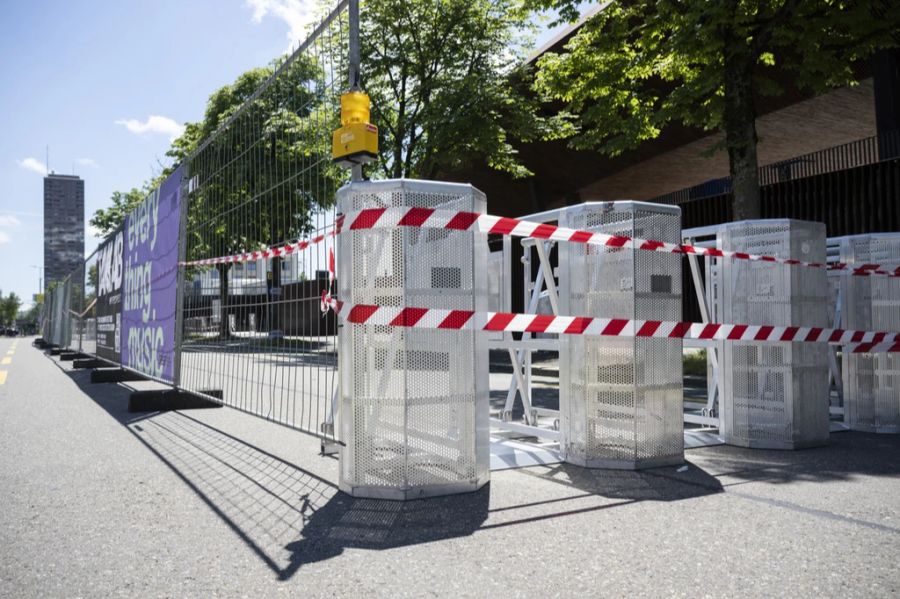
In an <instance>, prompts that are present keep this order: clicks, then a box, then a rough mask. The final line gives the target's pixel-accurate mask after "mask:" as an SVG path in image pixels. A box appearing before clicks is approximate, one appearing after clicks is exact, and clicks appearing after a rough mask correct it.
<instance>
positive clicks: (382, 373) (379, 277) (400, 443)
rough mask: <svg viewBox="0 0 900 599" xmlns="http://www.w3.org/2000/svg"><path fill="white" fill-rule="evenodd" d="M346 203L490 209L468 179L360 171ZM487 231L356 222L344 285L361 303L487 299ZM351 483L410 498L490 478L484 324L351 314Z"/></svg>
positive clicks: (363, 492) (344, 241) (347, 411)
mask: <svg viewBox="0 0 900 599" xmlns="http://www.w3.org/2000/svg"><path fill="white" fill-rule="evenodd" d="M338 197H339V205H340V209H341V211H342V212H344V213H349V212H353V211H357V210H361V209H365V208H388V207H398V206H415V207H423V208H440V209H445V210H462V211H469V212H484V209H485V197H484V194H482V193H481V192H480V191H478V190H477V189H475V188H473V187H471V186H469V185H457V184H448V183H432V182H425V181H411V180H401V181H378V182H361V183H353V184H351V185H349V186H348V187H345V188H343V189H342V190H341V191H340V192H339V193H338ZM486 259H487V240H486V236H485V235H483V234H479V233H470V232H466V231H450V230H438V229H416V228H404V227H400V228H374V229H366V230H345V231H344V232H343V233H342V234H341V235H340V236H339V252H338V268H337V279H338V285H339V297H340V299H341V300H342V301H344V302H347V303H348V304H350V305H355V304H377V305H380V306H397V307H401V306H415V307H421V308H443V309H460V310H480V311H484V310H486V309H487V278H486V269H485V265H486ZM339 348H340V361H341V419H342V429H343V433H342V435H341V438H342V439H343V440H344V442H345V444H346V445H345V446H344V447H343V448H342V450H341V466H340V470H341V472H340V486H341V488H342V489H343V490H344V491H346V492H348V493H351V494H353V495H355V496H368V497H382V498H391V499H406V498H411V497H421V496H428V495H440V494H448V493H456V492H463V491H471V490H474V489H477V488H479V487H480V486H481V485H483V484H484V483H485V482H486V481H487V479H488V468H489V454H488V452H489V448H488V389H487V376H488V372H487V367H488V365H487V352H486V345H485V339H484V338H483V337H482V336H480V335H479V334H477V333H475V332H473V331H466V330H462V331H449V330H427V329H408V328H398V327H391V326H386V325H365V324H351V323H344V324H342V326H341V328H340V331H339Z"/></svg>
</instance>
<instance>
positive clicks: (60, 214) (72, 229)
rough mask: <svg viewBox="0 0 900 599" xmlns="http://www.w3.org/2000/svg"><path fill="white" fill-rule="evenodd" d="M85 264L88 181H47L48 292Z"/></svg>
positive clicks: (70, 177)
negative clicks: (85, 184)
mask: <svg viewBox="0 0 900 599" xmlns="http://www.w3.org/2000/svg"><path fill="white" fill-rule="evenodd" d="M83 261H84V181H83V180H82V179H81V177H78V176H75V175H57V174H55V173H50V174H49V175H47V176H46V177H44V288H45V289H46V288H47V286H48V285H49V284H50V283H51V282H52V281H61V280H63V279H65V278H66V276H67V275H69V274H70V273H71V272H72V271H74V270H76V269H77V268H79V267H80V266H81V265H82V262H83Z"/></svg>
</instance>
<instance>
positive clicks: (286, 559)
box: [63, 369, 490, 580]
mask: <svg viewBox="0 0 900 599" xmlns="http://www.w3.org/2000/svg"><path fill="white" fill-rule="evenodd" d="M63 371H64V372H66V373H67V374H68V375H69V376H70V377H71V378H72V379H73V380H74V381H75V383H76V384H77V385H78V386H79V387H80V388H81V390H82V391H83V392H84V393H85V394H86V395H87V396H88V397H90V398H91V399H92V400H93V401H94V402H96V403H97V404H98V405H99V406H100V407H101V408H103V409H104V410H105V411H106V412H107V413H108V414H109V415H110V416H112V417H113V418H115V419H116V420H117V421H118V422H120V423H121V424H122V425H123V426H125V427H127V429H128V430H129V431H130V432H131V433H132V434H133V435H134V436H135V437H136V438H137V439H138V440H139V441H140V442H141V443H142V444H143V445H144V446H145V447H147V449H148V450H150V451H151V452H152V453H153V454H154V455H155V456H156V457H157V458H159V459H160V461H162V462H163V463H164V464H166V466H168V467H169V468H170V469H171V470H172V471H173V472H174V473H175V474H176V475H177V476H178V477H179V478H180V479H181V481H182V482H183V483H184V484H185V485H187V486H188V487H189V488H190V489H191V490H192V491H193V492H194V493H196V494H197V496H198V497H199V498H200V499H201V500H202V501H203V502H204V503H205V504H206V505H207V506H208V507H209V508H210V509H211V510H212V511H213V512H214V513H215V514H216V515H217V516H218V517H219V518H221V519H222V520H223V521H224V522H225V524H227V525H228V526H229V528H231V530H232V531H234V532H235V534H237V535H238V536H239V537H240V538H241V539H242V541H243V542H244V543H245V544H246V545H247V546H248V547H249V548H250V549H251V550H252V551H253V552H254V553H255V554H256V555H257V556H258V557H259V559H260V560H262V561H263V562H264V563H265V564H266V565H267V566H268V567H269V568H270V569H271V570H272V571H273V572H274V573H275V575H276V576H277V577H278V578H279V579H282V580H287V579H290V578H291V577H292V576H293V575H294V574H296V573H297V571H298V570H299V569H300V568H301V567H302V566H303V565H305V564H310V563H314V562H319V561H323V560H327V559H330V558H332V557H335V556H338V555H340V554H341V553H343V551H344V549H346V548H350V547H352V548H362V549H390V548H395V547H402V546H407V545H415V544H418V543H428V542H432V541H439V540H444V539H449V538H454V537H461V536H466V535H470V534H472V533H473V532H475V531H476V530H478V529H479V528H480V527H481V526H482V524H483V523H484V521H485V520H486V519H487V516H488V503H489V499H490V490H489V487H485V488H483V489H481V490H480V491H478V492H476V493H470V494H467V495H459V496H453V497H444V498H434V499H429V500H427V501H425V500H423V501H409V502H405V503H403V502H393V501H380V500H370V499H355V498H353V497H350V496H349V495H346V494H345V493H342V492H340V491H339V490H338V489H337V487H336V485H335V484H334V483H333V482H332V481H329V480H326V479H325V478H322V477H320V476H318V475H316V474H314V473H312V472H310V471H308V470H306V469H303V468H301V467H300V466H298V465H296V464H293V463H291V462H289V461H286V460H284V459H282V458H280V457H278V456H275V455H272V454H271V453H269V452H266V451H265V450H263V449H261V448H259V447H257V446H255V445H252V444H250V443H248V442H246V441H244V440H241V439H238V438H236V437H234V436H233V435H231V434H229V433H227V432H225V431H223V430H220V429H218V428H216V427H214V426H211V425H209V424H207V423H204V422H202V421H200V420H198V419H196V418H194V417H192V416H191V415H190V414H189V413H187V412H162V413H160V412H154V413H148V414H131V413H129V412H128V411H127V394H128V391H127V390H126V389H124V388H122V387H119V386H118V385H92V384H91V383H90V380H89V379H90V376H89V373H88V371H68V370H65V369H63Z"/></svg>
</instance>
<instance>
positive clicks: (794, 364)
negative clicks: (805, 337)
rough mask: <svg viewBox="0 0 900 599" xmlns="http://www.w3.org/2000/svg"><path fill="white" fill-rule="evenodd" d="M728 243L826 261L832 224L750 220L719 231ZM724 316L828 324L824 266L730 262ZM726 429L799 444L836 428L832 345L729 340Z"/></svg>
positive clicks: (748, 441) (771, 444) (732, 434)
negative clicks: (831, 419)
mask: <svg viewBox="0 0 900 599" xmlns="http://www.w3.org/2000/svg"><path fill="white" fill-rule="evenodd" d="M718 244H719V247H720V248H721V249H725V250H733V251H741V252H748V253H755V254H767V255H773V256H779V257H783V258H795V259H798V260H804V261H810V262H824V261H825V225H823V224H821V223H812V222H805V221H796V220H788V219H779V220H765V221H745V222H739V223H731V224H728V225H725V226H724V227H723V228H722V229H721V230H720V232H719V237H718ZM720 273H721V274H720V276H721V277H722V280H721V281H720V289H721V290H722V295H721V302H722V305H721V310H719V311H717V313H718V314H721V318H722V321H723V322H727V323H739V324H749V325H776V326H778V325H793V326H817V327H825V326H828V319H829V316H828V305H829V304H828V296H829V290H828V289H829V288H828V283H827V281H826V273H825V271H824V270H822V269H813V268H795V267H791V266H787V265H783V264H772V263H768V262H747V261H743V260H727V261H723V264H722V268H721V269H720ZM723 346H724V347H723V352H722V353H723V359H722V367H721V369H720V376H721V377H722V380H721V389H722V400H721V411H722V414H721V421H722V430H721V431H720V432H721V434H722V436H723V437H724V439H725V442H726V443H729V444H731V445H739V446H744V447H766V448H778V449H794V448H798V447H808V446H815V445H822V444H824V443H826V442H827V441H828V434H829V424H828V420H829V397H828V394H829V391H828V348H827V346H825V345H824V344H808V343H807V344H804V343H765V344H759V343H741V342H725V343H723Z"/></svg>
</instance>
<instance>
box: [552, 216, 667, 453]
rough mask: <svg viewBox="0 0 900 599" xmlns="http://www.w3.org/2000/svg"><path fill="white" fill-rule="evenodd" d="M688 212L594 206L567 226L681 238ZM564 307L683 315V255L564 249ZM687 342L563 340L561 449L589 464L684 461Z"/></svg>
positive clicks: (580, 311) (619, 314)
mask: <svg viewBox="0 0 900 599" xmlns="http://www.w3.org/2000/svg"><path fill="white" fill-rule="evenodd" d="M680 215H681V211H680V209H679V208H678V207H675V206H662V205H654V204H647V203H642V202H613V203H589V204H585V205H583V206H580V207H576V208H569V209H567V210H565V211H564V212H563V213H562V215H561V217H560V225H561V226H565V227H571V228H575V229H580V230H588V231H598V232H602V233H606V234H612V235H627V236H630V237H640V238H644V239H655V240H659V241H670V242H675V243H679V242H680V241H681V225H680ZM559 255H560V259H559V262H560V292H561V293H560V310H561V311H562V313H563V314H577V315H584V316H598V317H607V318H637V319H658V320H668V321H678V320H680V319H681V257H680V256H676V255H672V254H663V253H657V252H646V251H640V250H632V249H623V248H608V247H598V246H588V245H582V244H571V243H568V244H561V245H560V254H559ZM681 349H682V344H681V340H680V339H636V338H622V339H615V338H609V337H582V336H572V335H564V336H562V337H561V339H560V411H561V416H562V418H561V440H560V444H561V450H562V452H563V454H564V456H565V459H566V461H568V462H571V463H574V464H579V465H583V466H589V467H606V468H642V467H651V466H660V465H664V464H672V463H680V462H682V461H684V439H683V423H682V418H681V414H682V401H683V397H682V362H681Z"/></svg>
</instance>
